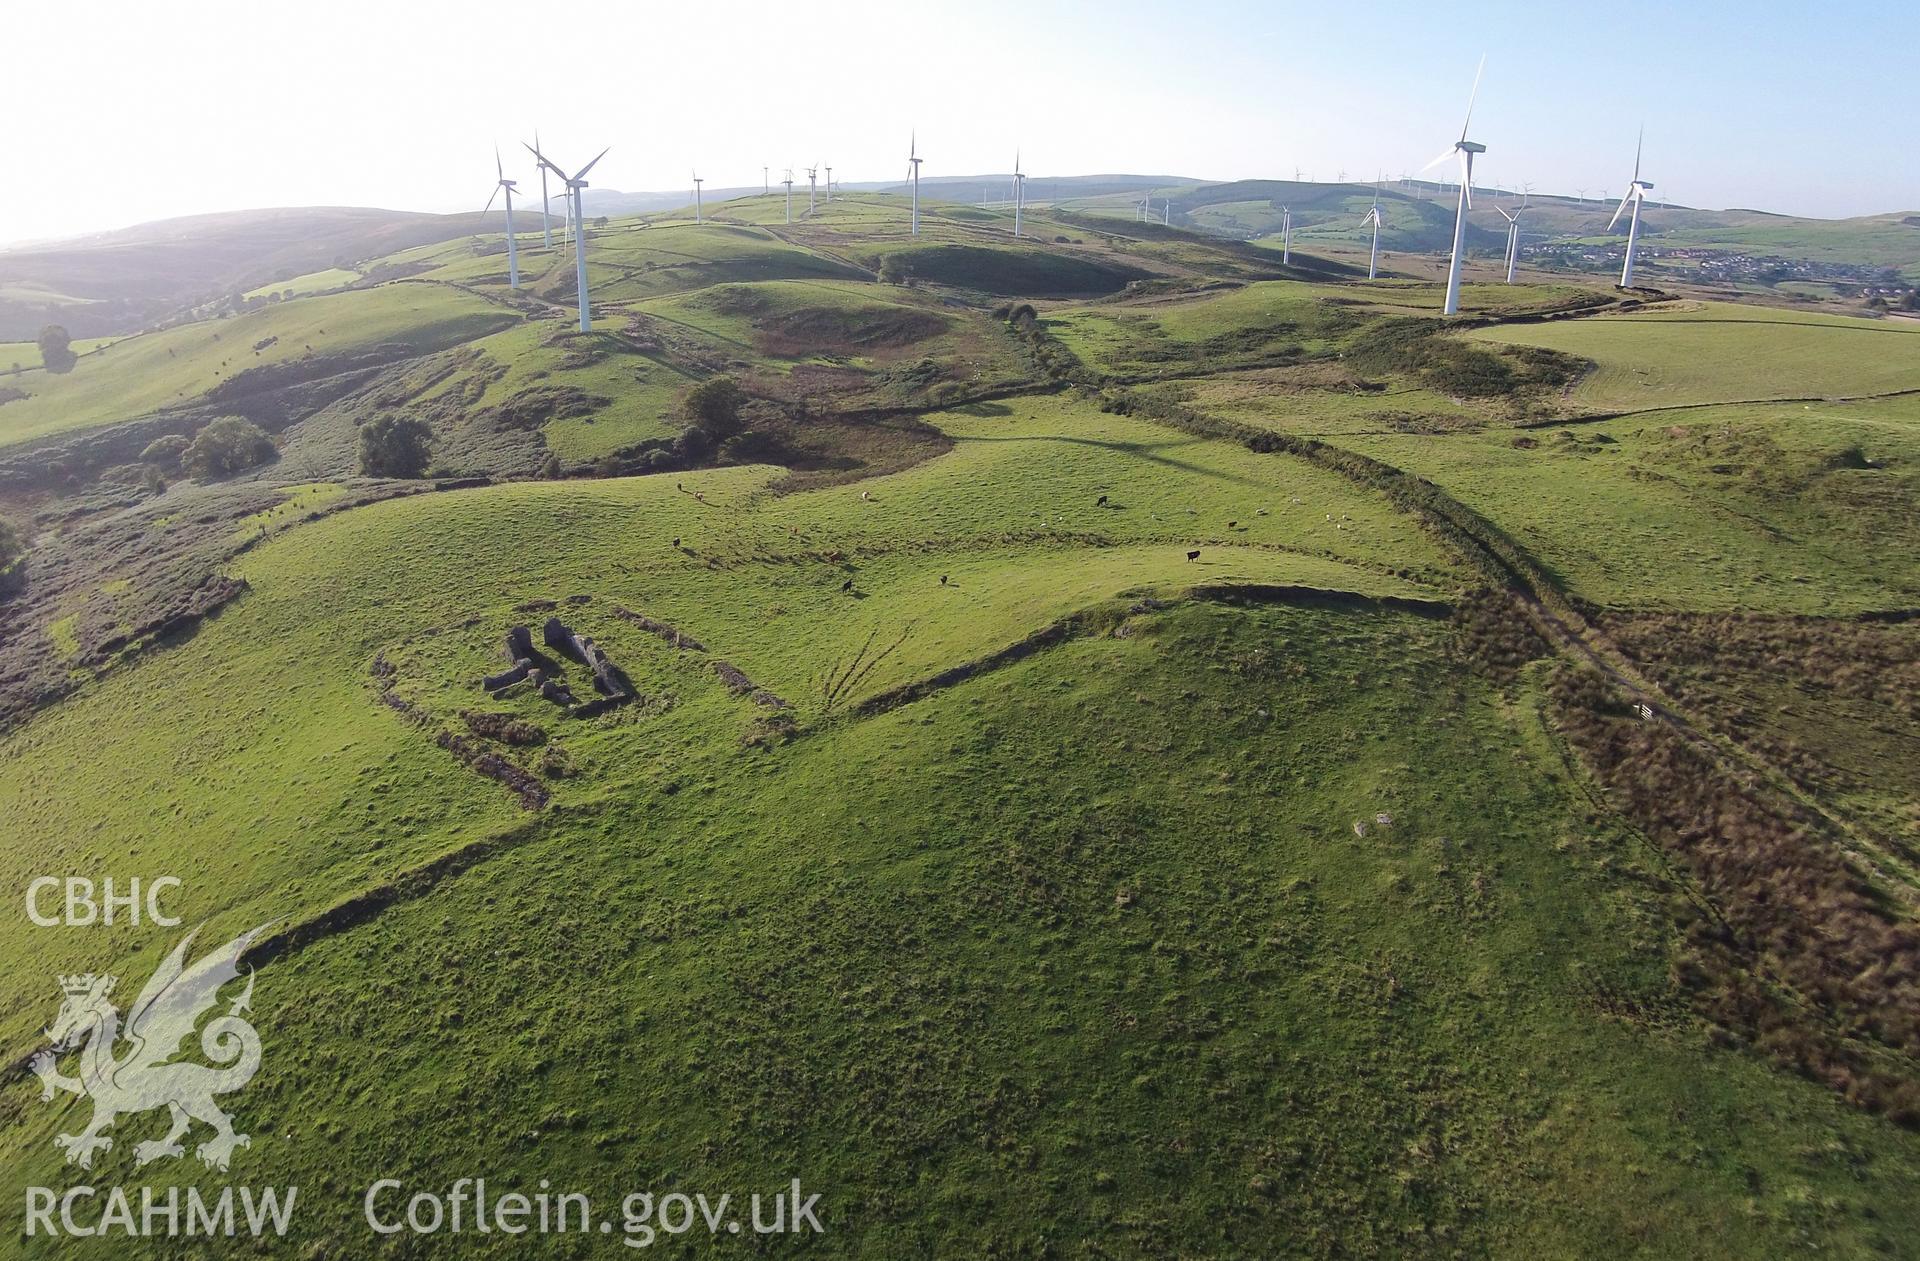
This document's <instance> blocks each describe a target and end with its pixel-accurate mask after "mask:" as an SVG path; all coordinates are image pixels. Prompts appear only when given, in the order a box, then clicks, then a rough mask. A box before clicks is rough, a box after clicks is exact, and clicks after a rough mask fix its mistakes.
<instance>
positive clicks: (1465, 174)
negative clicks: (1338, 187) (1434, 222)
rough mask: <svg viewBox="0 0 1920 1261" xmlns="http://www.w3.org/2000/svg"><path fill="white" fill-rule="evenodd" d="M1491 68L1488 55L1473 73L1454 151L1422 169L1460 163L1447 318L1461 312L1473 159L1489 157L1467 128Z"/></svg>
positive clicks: (1471, 201) (1471, 120)
mask: <svg viewBox="0 0 1920 1261" xmlns="http://www.w3.org/2000/svg"><path fill="white" fill-rule="evenodd" d="M1486 68H1487V59H1486V56H1485V55H1484V54H1482V56H1481V58H1480V69H1479V70H1476V71H1474V72H1473V92H1472V93H1471V94H1470V95H1469V96H1468V97H1467V121H1466V122H1465V123H1463V124H1461V127H1460V138H1459V139H1458V140H1456V141H1454V142H1453V147H1452V148H1450V149H1448V150H1447V151H1446V152H1445V153H1442V154H1441V155H1440V156H1439V157H1437V158H1435V159H1434V160H1433V161H1431V162H1429V163H1427V164H1426V166H1423V167H1421V168H1420V169H1421V170H1423V171H1425V170H1431V169H1432V168H1433V167H1436V166H1439V165H1440V164H1441V163H1442V162H1445V161H1446V160H1447V159H1448V158H1451V157H1454V156H1456V155H1457V156H1458V157H1459V159H1460V204H1459V208H1458V209H1457V210H1456V211H1455V213H1454V217H1453V262H1452V263H1451V264H1450V265H1449V266H1448V267H1447V303H1446V306H1445V307H1443V308H1442V311H1441V313H1442V314H1444V315H1456V314H1458V313H1459V311H1460V266H1461V264H1462V263H1464V262H1465V261H1466V253H1467V248H1466V247H1467V211H1469V210H1471V209H1473V155H1474V154H1476V153H1485V152H1486V151H1487V146H1485V145H1483V144H1479V143H1477V142H1475V141H1472V140H1469V139H1467V128H1469V127H1471V126H1473V103H1474V101H1475V99H1476V98H1478V97H1479V95H1480V75H1481V72H1482V71H1484V70H1485V69H1486Z"/></svg>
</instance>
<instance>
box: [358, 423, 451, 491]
mask: <svg viewBox="0 0 1920 1261" xmlns="http://www.w3.org/2000/svg"><path fill="white" fill-rule="evenodd" d="M432 451H433V426H431V425H429V424H428V423H427V422H426V421H424V420H421V419H419V418H418V417H416V416H379V417H376V418H375V419H373V420H370V421H368V422H367V423H366V424H364V425H362V426H360V440H359V453H360V471H361V472H362V473H364V474H366V475H367V476H368V477H419V476H421V475H422V474H424V473H425V472H426V471H427V461H428V459H429V458H430V457H431V455H432Z"/></svg>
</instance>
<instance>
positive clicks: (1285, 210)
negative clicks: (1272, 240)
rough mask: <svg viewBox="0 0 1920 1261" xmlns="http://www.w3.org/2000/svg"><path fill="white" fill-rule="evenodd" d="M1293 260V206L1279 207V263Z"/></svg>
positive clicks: (1283, 264) (1284, 263)
mask: <svg viewBox="0 0 1920 1261" xmlns="http://www.w3.org/2000/svg"><path fill="white" fill-rule="evenodd" d="M1292 261H1293V207H1292V206H1282V207H1280V263H1281V265H1282V266H1285V265H1286V264H1288V263H1290V262H1292Z"/></svg>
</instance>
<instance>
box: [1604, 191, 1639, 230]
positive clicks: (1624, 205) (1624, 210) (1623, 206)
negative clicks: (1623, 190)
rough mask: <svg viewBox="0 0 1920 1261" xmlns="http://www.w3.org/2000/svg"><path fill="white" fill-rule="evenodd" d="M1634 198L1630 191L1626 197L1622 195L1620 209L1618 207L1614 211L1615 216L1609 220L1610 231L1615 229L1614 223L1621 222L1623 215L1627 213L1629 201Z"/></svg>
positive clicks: (1608, 227)
mask: <svg viewBox="0 0 1920 1261" xmlns="http://www.w3.org/2000/svg"><path fill="white" fill-rule="evenodd" d="M1632 200H1633V194H1632V193H1628V194H1627V195H1626V196H1625V197H1622V198H1621V199H1620V206H1619V208H1618V209H1616V210H1615V211H1614V212H1613V218H1611V219H1609V220H1607V231H1609V232H1611V231H1613V225H1614V224H1616V223H1618V222H1620V216H1621V215H1623V214H1625V213H1627V203H1628V202H1630V201H1632Z"/></svg>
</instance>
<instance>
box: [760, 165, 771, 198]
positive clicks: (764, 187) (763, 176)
mask: <svg viewBox="0 0 1920 1261" xmlns="http://www.w3.org/2000/svg"><path fill="white" fill-rule="evenodd" d="M772 169H773V168H772V167H766V166H763V167H761V168H760V192H761V195H762V196H764V195H766V194H767V193H770V192H772V191H773V185H772V183H771V182H769V181H768V179H767V176H768V173H769V172H771V171H772Z"/></svg>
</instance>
